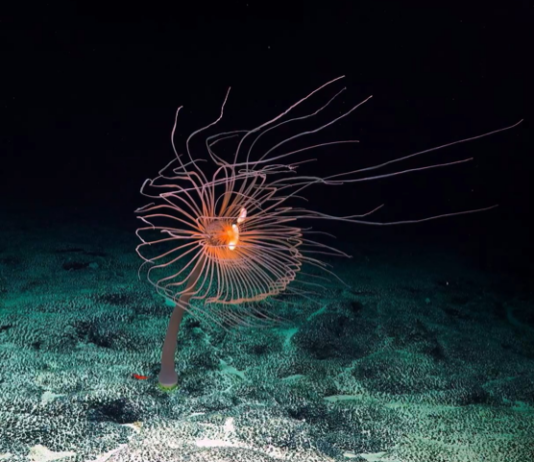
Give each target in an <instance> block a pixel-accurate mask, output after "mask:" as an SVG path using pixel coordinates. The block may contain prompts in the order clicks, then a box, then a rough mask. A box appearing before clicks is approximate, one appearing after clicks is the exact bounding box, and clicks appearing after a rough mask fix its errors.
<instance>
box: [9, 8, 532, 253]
mask: <svg viewBox="0 0 534 462" xmlns="http://www.w3.org/2000/svg"><path fill="white" fill-rule="evenodd" d="M427 3H428V4H427V5H425V4H424V3H422V2H421V3H412V2H399V1H392V2H379V1H373V2H371V1H369V2H355V1H346V2H335V1H329V2H320V3H314V2H300V1H294V2H289V1H287V2H284V3H276V2H255V1H252V0H249V1H229V2H195V3H194V4H190V3H186V2H175V4H174V5H173V6H172V8H170V7H168V8H163V7H161V8H158V7H157V6H156V5H155V4H154V5H150V4H145V5H144V6H143V7H142V8H136V7H134V6H132V5H120V4H119V3H112V4H110V5H108V6H107V7H106V8H102V9H98V8H96V7H94V6H93V8H89V7H86V8H84V7H81V6H72V5H70V6H62V7H55V6H54V3H51V4H50V3H48V4H42V5H40V6H39V7H37V9H36V8H30V7H29V6H28V8H27V10H25V11H13V10H11V11H8V10H4V11H3V12H2V13H1V17H0V31H1V32H0V39H1V50H2V57H1V79H2V85H1V90H0V98H1V101H0V103H1V104H0V108H1V126H0V156H1V157H0V158H1V163H0V175H1V184H0V206H1V207H2V209H4V210H15V211H17V212H18V213H22V214H25V215H26V216H29V215H35V216H40V217H52V216H54V217H56V218H54V219H61V217H67V219H75V218H76V219H80V220H83V219H88V220H113V219H119V218H120V219H123V220H124V221H123V222H122V224H123V225H124V226H128V227H130V226H131V228H132V232H133V229H134V228H135V224H136V222H135V220H134V216H133V209H134V208H135V207H137V206H139V205H143V204H144V203H145V200H144V199H143V198H142V197H141V196H140V195H139V187H140V186H141V183H142V182H143V180H144V179H145V178H147V177H153V176H154V175H155V174H156V172H157V170H159V169H160V168H161V167H163V166H164V165H165V164H166V163H167V162H168V161H169V160H170V159H171V158H172V151H171V145H170V130H171V128H172V123H173V117H174V112H175V110H176V108H177V107H178V106H179V105H184V109H183V111H182V113H181V115H180V121H179V125H178V130H177V144H178V146H179V147H180V146H183V141H184V136H185V135H187V134H188V133H189V132H191V131H192V130H194V129H196V128H198V127H200V126H203V125H205V124H207V123H209V122H211V121H212V120H213V119H214V118H215V117H216V116H217V115H218V113H219V108H220V104H221V102H222V99H223V97H224V94H225V91H226V89H227V87H228V86H232V92H231V94H230V99H229V102H228V105H227V108H226V111H227V112H226V113H227V117H225V119H224V121H223V122H222V123H221V130H225V129H235V128H251V127H253V126H255V125H258V124H260V123H262V122H263V121H265V120H267V119H268V118H271V117H273V116H275V115H276V114H278V113H279V112H281V111H282V110H284V109H285V108H286V107H287V106H288V105H290V104H292V103H293V102H295V101H296V100H297V99H299V98H301V97H302V96H304V95H305V94H307V93H308V92H309V91H311V90H312V89H314V88H316V87H318V86H319V85H321V84H322V83H324V82H325V81H327V80H329V79H331V78H334V77H336V76H338V75H346V76H347V77H346V79H345V81H344V82H343V83H341V84H339V85H337V84H336V86H334V87H333V88H332V89H331V90H328V91H327V92H326V93H325V94H324V95H322V96H321V95H320V96H319V97H318V100H317V103H316V104H320V103H321V102H324V101H325V100H324V98H326V97H328V96H332V94H333V93H334V92H335V91H336V90H337V89H339V88H341V87H342V86H343V85H344V86H346V87H347V91H346V92H345V94H344V95H343V97H342V98H340V99H339V101H337V102H335V103H334V105H333V108H331V112H330V115H337V114H339V111H342V110H346V109H348V108H349V107H350V105H352V104H356V103H358V102H359V101H361V100H363V99H364V98H366V97H367V96H369V95H370V94H372V95H373V99H372V100H371V101H369V102H368V103H367V104H366V105H365V106H363V107H362V108H360V109H358V110H357V111H356V112H355V113H354V114H353V115H351V116H350V117H349V118H347V119H345V120H344V121H343V122H341V123H340V124H338V125H336V127H334V128H332V129H331V130H328V131H325V132H323V133H321V134H320V135H318V136H316V137H314V138H313V139H312V141H313V142H324V141H328V140H333V139H346V138H356V139H359V140H360V144H359V145H358V146H357V147H356V148H355V149H353V148H351V149H346V148H336V149H335V150H334V149H333V150H331V151H326V152H321V153H317V155H315V154H314V157H316V156H317V157H318V163H317V164H316V165H314V166H313V168H314V169H316V170H315V172H316V173H321V174H323V173H325V172H330V171H332V172H333V171H345V170H352V169H356V168H358V167H365V166H369V165H372V164H374V163H377V162H380V161H384V160H388V159H392V158H395V157H400V156H402V155H406V154H409V153H411V152H415V151H417V150H421V149H425V148H429V147H433V146H436V145H440V144H444V143H447V142H450V141H454V140H457V139H461V138H464V137H469V136H472V135H476V134H480V133H484V132H487V131H491V130H494V129H497V128H501V127H505V126H508V125H512V124H513V123H515V122H517V121H518V120H520V119H525V121H524V122H523V124H522V125H520V126H519V127H517V128H515V129H513V130H510V131H507V132H505V133H501V134H498V135H495V136H492V137H489V138H485V139H483V140H480V141H476V142H473V143H468V144H464V145H461V146H458V147H456V148H452V149H447V150H444V151H440V152H437V153H434V154H432V155H430V156H429V157H425V158H420V159H418V160H417V161H414V162H407V163H405V164H401V165H400V166H402V167H415V166H422V165H428V164H431V163H441V162H447V161H451V160H455V159H463V158H466V157H471V156H474V157H475V160H474V161H473V162H471V163H468V164H462V165H460V166H455V167H451V168H447V169H438V170H435V171H431V172H423V173H418V174H410V175H406V176H403V177H399V178H395V179H391V180H385V181H379V182H373V183H372V184H371V183H369V184H363V185H352V186H346V187H343V188H338V187H332V188H327V189H324V188H323V189H321V190H315V189H313V190H310V192H309V194H308V196H309V197H310V204H311V206H312V207H313V208H318V209H320V210H323V211H328V212H330V213H338V214H350V213H359V212H363V211H365V210H367V209H369V208H372V207H374V206H376V205H378V204H381V203H385V204H386V206H385V207H384V209H383V210H382V211H381V212H380V213H379V214H378V215H377V216H376V217H375V218H376V219H377V220H383V221H388V220H399V219H412V218H418V217H425V216H430V215H436V214H439V213H446V212H451V211H457V210H467V209H471V208H477V207H484V206H487V205H492V204H495V203H499V204H500V207H499V208H498V209H497V210H496V211H492V212H489V213H486V214H480V215H476V216H475V215H472V216H468V217H458V218H454V219H450V220H449V219H447V220H440V221H439V222H434V223H433V224H425V225H421V226H419V225H417V226H409V227H406V226H402V227H395V230H393V231H391V230H392V229H393V228H389V229H388V231H387V232H389V233H397V234H398V233H408V234H410V233H411V235H413V236H414V237H415V238H422V237H425V236H428V235H435V236H438V235H439V236H440V239H446V238H449V239H451V240H452V241H454V240H455V239H471V240H472V241H473V242H475V243H476V242H478V241H480V240H483V241H484V242H485V244H484V245H486V246H487V245H490V246H507V247H511V248H513V249H514V250H515V252H516V253H522V254H523V255H531V253H530V254H529V253H528V252H532V246H531V243H530V242H531V239H530V235H531V233H532V225H531V224H530V222H531V220H532V219H531V214H532V208H531V203H532V199H531V197H532V186H531V179H532V173H533V161H532V158H533V150H532V142H531V126H532V99H531V85H532V82H533V81H534V80H533V78H532V77H533V74H534V72H533V71H532V69H531V68H532V67H533V66H532V44H533V43H534V40H533V35H534V33H533V29H534V28H533V18H534V8H533V6H532V3H531V2H527V1H523V2H522V1H515V2H514V1H508V2H502V3H501V4H496V3H482V2H471V6H470V5H469V4H468V3H469V2H465V4H460V3H451V2H427ZM119 5H120V6H119ZM181 5H183V6H181ZM311 107H314V106H313V102H311V103H310V105H309V106H306V107H305V108H304V109H306V108H307V109H310V108H311ZM315 107H317V106H315ZM304 109H303V110H304ZM300 114H301V113H300ZM321 120H323V119H321ZM310 124H311V126H313V121H312V122H310ZM198 155H199V156H201V157H202V156H204V154H203V153H202V152H198ZM389 171H391V170H389ZM43 226H53V220H51V219H50V220H48V221H46V223H45V224H44V225H43ZM335 228H336V229H335V232H336V234H339V235H341V236H342V237H349V238H354V239H357V237H355V236H357V234H358V233H360V232H362V231H361V230H360V229H359V228H355V227H354V226H351V225H344V226H341V227H338V226H336V227H335ZM375 229H376V228H375ZM366 232H367V231H366ZM377 232H384V231H382V230H381V231H377ZM488 242H489V243H490V244H488ZM529 258H530V257H529Z"/></svg>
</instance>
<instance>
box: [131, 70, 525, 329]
mask: <svg viewBox="0 0 534 462" xmlns="http://www.w3.org/2000/svg"><path fill="white" fill-rule="evenodd" d="M341 78H342V77H338V78H336V79H333V80H331V81H329V82H327V83H325V84H324V85H322V86H320V87H319V88H317V89H315V90H313V91H312V92H311V93H309V94H308V95H307V96H305V97H304V98H301V99H300V100H299V101H297V102H296V103H295V104H293V105H292V106H290V107H289V108H288V109H286V110H285V111H284V112H282V113H281V114H279V115H278V116H276V117H274V118H272V119H270V120H268V121H267V122H265V123H263V124H261V125H259V126H257V127H255V128H253V129H249V130H233V131H226V132H220V133H215V134H207V133H208V131H209V129H210V128H211V127H213V126H214V125H216V124H217V123H218V122H219V121H220V120H221V118H222V117H223V113H224V108H225V105H226V102H227V99H228V94H229V91H230V90H228V92H227V94H226V97H225V99H224V101H223V104H222V107H221V112H220V115H219V117H218V118H217V119H216V120H215V121H214V122H212V123H210V124H208V125H206V126H205V127H202V128H200V129H198V130H196V131H195V132H193V133H192V134H190V135H189V137H188V138H187V140H186V142H185V155H180V154H178V151H177V150H176V146H175V143H174V135H175V130H176V125H177V119H178V114H179V112H180V109H181V107H180V108H178V110H177V111H176V117H175V121H174V126H173V130H172V134H171V142H172V146H173V150H174V153H175V158H174V159H173V160H172V161H171V162H169V163H168V164H167V165H166V166H165V167H164V168H163V169H162V170H160V172H159V174H158V176H157V177H155V178H153V179H147V180H145V182H144V183H143V185H142V187H141V193H142V194H143V195H144V196H146V197H149V198H151V199H152V200H154V201H155V202H152V203H150V204H148V205H146V206H144V207H140V208H139V209H137V210H136V213H137V214H138V218H139V219H140V220H141V221H142V222H143V226H142V227H140V228H138V229H137V231H136V234H137V236H138V237H139V239H140V240H141V243H140V244H139V245H138V246H137V248H136V251H137V253H138V254H139V256H140V257H141V258H142V259H143V260H144V263H143V264H142V265H141V268H140V271H141V270H142V269H143V268H148V270H147V277H148V281H149V282H150V283H151V284H153V285H154V286H155V288H156V290H157V291H158V293H160V294H161V295H163V296H164V297H166V298H168V299H171V300H173V301H174V302H176V303H179V299H180V296H181V295H182V294H184V293H185V292H186V291H187V292H188V293H191V299H192V300H193V301H194V300H197V302H198V301H200V302H203V303H202V304H201V303H196V304H195V307H194V309H192V310H191V312H192V314H193V315H196V316H201V317H206V318H208V319H210V320H211V321H214V322H216V323H218V324H224V323H226V322H228V321H232V322H234V323H235V322H239V321H240V320H242V319H244V318H245V317H246V316H248V315H250V314H251V313H254V311H255V308H254V307H250V305H248V306H245V307H244V308H243V306H242V305H246V304H248V303H253V302H257V301H260V300H264V299H266V298H268V297H270V296H273V295H278V294H280V293H282V292H284V291H289V292H291V293H293V294H296V295H299V296H307V294H310V293H313V292H314V290H316V289H319V290H322V289H324V286H323V282H322V281H323V280H324V279H325V278H323V277H322V276H317V278H318V279H314V280H313V281H312V282H310V281H306V282H303V283H301V284H300V285H298V284H295V283H294V282H297V281H296V278H297V275H298V274H300V273H301V268H302V266H303V265H305V264H307V265H311V266H312V267H315V268H318V269H319V270H321V271H323V274H324V276H325V277H326V278H328V277H329V276H333V277H334V278H337V276H336V275H335V274H334V273H333V272H332V271H331V270H330V269H329V265H328V264H326V263H325V262H324V261H323V260H322V256H324V255H326V256H348V255H347V254H345V253H344V252H342V251H340V250H338V249H336V248H333V247H330V246H328V245H325V244H322V243H320V242H318V241H316V240H314V239H312V237H313V236H311V233H312V231H311V230H310V229H309V228H304V227H303V226H301V224H300V222H301V221H302V220H310V219H312V220H334V221H342V222H350V223H358V224H366V225H379V226H384V225H399V224H405V223H418V222H422V221H428V220H434V219H437V218H443V217H448V216H454V215H461V214H466V213H473V212H479V211H484V210H489V209H491V208H493V207H495V206H490V207H485V208H480V209H471V210H466V211H460V212H452V213H445V214H442V215H436V216H432V217H427V218H423V219H418V220H411V221H398V222H393V223H391V222H389V223H388V222H380V221H372V220H369V218H368V217H369V216H370V215H372V214H374V213H375V212H377V211H378V210H380V208H381V207H382V206H383V204H382V205H378V206H377V207H375V208H373V209H372V210H370V211H366V212H363V213H360V214H357V215H348V216H332V215H328V214H326V213H320V212H316V211H313V210H309V209H307V208H302V207H296V206H295V205H293V202H295V203H296V202H297V201H300V200H302V197H301V193H302V192H303V191H304V190H305V189H307V188H308V187H310V186H312V185H315V184H326V185H337V186H339V185H343V184H352V183H357V182H361V181H371V180H377V179H383V178H388V177H392V176H398V175H405V174H408V173H413V172H420V171H426V170H429V169H433V168H442V167H447V166H452V165H457V164H462V163H464V162H468V161H470V160H472V158H467V159H461V160H457V161H453V162H447V163H442V164H431V165H426V166H422V167H415V168H410V169H404V170H402V169H399V170H396V171H393V172H392V173H386V174H374V173H369V172H374V171H375V170H378V169H380V168H383V167H386V166H390V165H392V164H396V163H399V162H402V161H404V160H407V159H411V158H414V157H418V156H422V155H424V154H427V153H430V152H434V151H437V150H439V149H443V148H446V147H449V146H453V145H456V144H459V143H464V142H467V141H472V140H476V139H479V138H482V137H484V136H488V135H491V134H494V133H498V132H501V131H504V130H508V129H510V128H513V127H515V126H516V125H518V124H519V123H520V122H521V121H520V122H518V123H516V124H514V125H512V126H510V127H505V128H501V129H498V130H494V131H492V132H489V133H485V134H483V135H477V136H473V137H471V138H467V139H463V140H459V141H454V142H451V143H448V144H445V145H442V146H438V147H434V148H431V149H426V150H424V151H420V152H416V153H414V154H410V155H407V156H403V157H398V158H395V159H393V160H390V161H387V162H384V163H382V164H379V165H373V166H371V167H366V168H363V169H359V170H353V171H349V172H342V173H338V174H334V175H330V176H325V177H321V176H315V175H311V176H310V175H304V174H300V173H299V169H300V167H301V165H302V164H304V163H307V162H309V161H310V159H304V160H301V161H296V160H295V158H296V157H295V156H296V155H301V154H307V153H308V152H309V151H311V150H316V151H321V150H326V149H332V148H333V147H334V146H336V147H339V148H342V147H344V148H347V147H349V148H350V147H353V146H354V145H355V144H356V143H358V140H352V139H349V140H341V141H330V142H326V143H320V144H314V145H304V146H303V147H300V148H298V147H297V148H293V149H292V150H287V146H289V145H291V146H294V145H295V144H294V143H298V142H301V141H302V140H304V139H305V137H307V136H309V135H313V134H315V133H317V132H319V131H322V130H324V129H327V128H328V127H330V126H331V125H333V124H335V123H336V122H338V121H339V120H341V119H343V118H345V117H347V116H348V115H350V114H351V113H352V112H353V111H355V110H356V109H357V108H359V107H360V106H361V105H362V104H364V103H365V102H367V101H368V100H369V99H370V98H371V97H368V98H366V99H365V100H363V101H362V102H360V103H358V104H356V105H354V106H353V107H351V108H350V109H349V110H347V111H345V112H343V113H341V115H337V116H336V117H335V118H333V119H331V120H330V121H329V122H326V123H323V124H322V125H319V126H316V127H315V128H311V129H309V130H307V131H301V132H297V133H295V134H293V135H291V136H288V137H286V138H284V139H282V140H281V141H279V142H277V143H275V144H274V145H272V146H270V147H268V148H267V149H263V150H262V151H260V150H259V143H258V141H259V140H260V139H262V137H264V135H266V134H267V133H269V132H271V131H272V132H276V131H277V129H278V128H280V127H282V126H285V128H290V127H292V126H293V124H294V123H295V122H298V121H306V120H310V119H312V118H313V117H314V116H316V115H317V114H318V113H320V112H321V111H323V110H324V109H325V108H327V107H328V106H329V105H330V104H331V103H332V102H333V101H334V100H335V99H336V98H337V97H338V96H339V95H340V94H341V93H342V92H343V91H344V90H345V88H343V89H341V90H340V91H338V92H337V93H335V94H334V95H333V96H332V97H331V98H330V99H329V100H327V102H326V103H325V104H323V105H322V106H320V107H319V108H318V109H317V110H315V111H314V112H312V113H308V114H304V115H301V116H297V117H292V118H285V117H286V115H287V114H288V113H290V112H291V111H293V110H295V108H297V107H298V106H299V105H300V104H301V103H303V102H304V101H307V100H308V99H310V98H311V97H312V96H314V95H315V94H316V93H318V92H319V91H321V90H323V89H325V88H326V87H328V86H330V85H332V84H333V83H335V82H337V81H338V80H340V79H341ZM201 134H205V136H204V139H203V146H204V150H205V151H204V152H205V154H207V156H206V155H204V157H207V159H206V158H200V157H194V156H193V153H192V148H191V141H192V139H193V138H197V137H199V136H200V135H201ZM229 142H233V143H234V144H233V147H234V148H233V159H230V160H229V161H227V160H225V159H224V158H223V156H221V155H219V154H218V153H217V150H218V147H219V145H221V144H223V143H229ZM206 161H207V162H208V163H209V167H211V169H212V170H214V173H213V174H212V175H211V176H209V177H208V175H207V173H206V171H207V170H208V169H206V168H203V167H205V162H206ZM314 233H317V232H315V231H314ZM337 279H338V280H339V278H337ZM292 283H293V284H292ZM290 284H291V286H290ZM220 306H222V308H220ZM184 309H186V310H189V307H184Z"/></svg>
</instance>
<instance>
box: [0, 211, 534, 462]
mask: <svg viewBox="0 0 534 462" xmlns="http://www.w3.org/2000/svg"><path fill="white" fill-rule="evenodd" d="M86 215H87V214H85V213H83V211H80V212H79V213H78V214H77V215H71V216H68V217H67V218H64V219H61V218H58V217H52V216H49V215H47V214H25V213H22V212H21V213H14V214H13V213H12V214H7V213H6V214H4V215H2V216H1V217H0V220H1V226H0V460H1V461H49V460H62V461H65V462H73V461H83V462H87V461H99V462H104V461H109V462H111V461H143V462H151V461H158V462H163V461H190V462H195V461H213V462H221V461H225V462H226V461H228V462H230V461H232V462H238V461H251V462H252V461H254V462H266V461H285V460H291V461H292V462H301V461H302V462H319V461H321V462H326V461H347V460H354V461H373V462H386V461H387V462H437V461H440V462H456V461H458V462H460V461H461V462H478V461H484V462H492V461H495V462H504V461H506V462H527V461H532V460H534V309H533V300H534V296H533V292H532V288H533V284H532V279H530V280H529V276H528V275H527V276H525V275H524V274H522V273H521V271H522V270H521V268H517V267H516V268H514V267H513V266H514V265H513V264H507V262H510V261H512V262H514V261H517V259H516V256H509V255H507V253H506V249H503V251H502V252H501V253H499V252H498V251H494V252H493V253H492V255H491V257H489V258H486V257H484V258H483V260H484V262H483V264H482V263H481V261H480V259H481V257H480V255H478V256H477V255H474V254H473V253H472V252H470V251H468V250H466V249H465V246H463V245H462V238H461V236H460V237H459V238H458V242H457V243H455V242H454V240H449V242H448V243H447V245H445V244H443V242H440V240H439V239H437V238H436V239H434V240H433V239H428V240H416V239H413V237H410V236H408V237H406V236H404V235H403V232H404V231H402V230H401V229H400V228H399V231H398V232H390V234H389V235H388V236H386V237H384V234H383V233H379V235H373V234H372V233H369V230H366V231H365V233H362V234H360V230H359V229H356V230H355V231H354V239H353V240H352V242H350V243H347V242H345V243H344V244H343V243H338V244H340V245H341V246H342V247H343V249H344V250H347V251H348V252H350V253H351V254H352V255H353V257H354V258H352V259H350V260H343V259H338V260H336V261H332V263H333V264H334V265H335V268H334V269H335V271H336V273H337V274H338V275H339V276H340V277H341V278H342V279H343V280H344V281H345V282H346V284H347V285H346V286H343V285H342V284H341V283H338V282H331V283H328V284H327V283H325V285H324V288H323V289H320V290H319V291H318V293H317V295H314V297H313V301H312V300H308V299H305V298H303V299H299V298H296V297H294V296H291V295H289V296H287V297H282V298H280V300H276V301H272V302H271V305H270V306H271V309H272V310H273V312H275V313H276V314H278V315H282V316H284V317H286V318H288V319H289V321H290V323H289V324H284V325H280V326H275V327H272V328H264V329H244V328H241V329H239V330H238V331H237V333H236V332H234V333H232V332H227V331H225V330H224V329H216V328H210V329H207V328H205V326H203V324H202V323H199V322H197V321H196V320H195V319H194V318H193V317H191V316H189V315H188V316H187V317H186V318H185V320H184V323H183V324H182V329H181V331H180V336H179V342H178V353H177V370H178V373H179V378H180V389H179V390H178V391H177V392H175V393H171V394H168V393H164V392H161V391H159V390H158V389H157V387H156V376H157V372H158V367H159V366H158V361H159V356H160V349H161V344H162V339H163V336H164V332H165V329H166V325H167V321H168V318H169V315H170V311H171V309H172V308H170V307H169V306H168V305H167V304H166V303H165V302H164V300H163V299H162V298H160V297H159V296H157V295H156V294H155V292H154V290H153V288H152V287H151V286H150V285H149V284H147V283H146V281H145V280H144V279H141V280H139V279H138V278H137V269H138V266H139V263H140V260H139V258H138V256H137V255H136V253H135V251H134V249H135V246H136V245H137V241H136V237H135V235H134V234H133V230H132V229H131V228H129V227H128V226H120V225H114V224H113V223H107V222H105V221H100V220H98V219H96V218H93V219H91V217H89V218H87V216H86ZM80 217H85V218H80ZM529 283H530V285H529ZM132 374H138V375H140V376H146V377H148V378H146V379H139V378H138V379H136V378H134V377H133V375H132Z"/></svg>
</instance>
